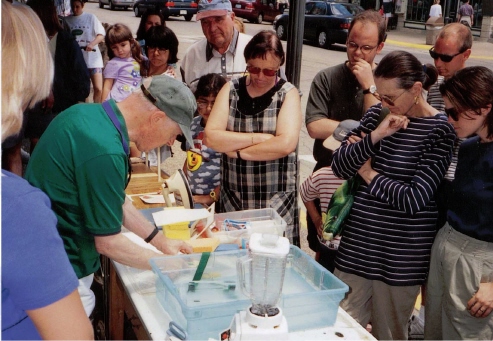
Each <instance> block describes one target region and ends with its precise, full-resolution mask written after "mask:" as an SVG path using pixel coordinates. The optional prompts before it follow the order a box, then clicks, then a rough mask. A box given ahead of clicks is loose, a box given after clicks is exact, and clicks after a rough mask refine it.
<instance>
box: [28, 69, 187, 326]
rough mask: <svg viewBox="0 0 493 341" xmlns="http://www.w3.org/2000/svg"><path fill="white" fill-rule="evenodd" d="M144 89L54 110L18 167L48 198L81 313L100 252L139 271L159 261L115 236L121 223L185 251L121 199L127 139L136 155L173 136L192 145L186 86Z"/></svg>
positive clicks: (167, 81) (91, 300) (158, 82)
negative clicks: (74, 279)
mask: <svg viewBox="0 0 493 341" xmlns="http://www.w3.org/2000/svg"><path fill="white" fill-rule="evenodd" d="M144 84H145V85H142V86H141V88H140V89H139V90H138V91H136V92H134V93H132V94H131V95H130V96H128V97H127V98H126V99H124V100H123V101H121V102H118V103H116V102H115V101H113V100H109V101H107V102H104V103H102V104H100V103H94V104H93V103H83V104H77V105H74V106H72V107H70V108H69V109H67V110H65V111H63V112H62V113H60V114H59V115H58V116H57V117H56V118H55V119H54V120H53V121H52V122H51V124H50V126H49V127H48V129H47V130H46V131H45V133H44V134H43V136H42V137H41V139H40V140H39V143H38V145H37V146H36V149H35V150H34V153H33V154H32V156H31V159H30V161H29V165H28V167H27V170H26V179H27V180H28V181H29V182H30V183H31V184H32V185H33V186H35V187H38V188H39V189H41V190H42V191H43V192H45V193H46V194H47V195H48V197H49V198H50V200H51V204H52V209H53V211H54V212H55V214H56V216H57V219H58V223H57V229H58V233H59V234H60V236H61V237H62V240H63V244H64V247H65V251H66V252H67V255H68V258H69V260H70V263H71V265H72V267H73V268H74V270H75V273H76V275H77V277H78V278H79V287H78V289H79V294H80V296H81V299H82V303H83V304H84V308H85V310H86V313H87V315H88V316H89V315H90V314H91V312H92V310H93V309H94V306H95V297H94V293H93V292H92V291H91V289H90V287H91V284H92V281H93V277H94V273H95V272H96V271H97V270H98V269H99V267H100V254H102V255H105V256H107V257H108V258H110V259H113V260H115V261H117V262H119V263H121V264H125V265H128V266H132V267H136V268H140V269H150V265H149V259H150V258H152V257H156V256H159V254H158V253H156V252H154V251H151V250H149V249H147V248H143V247H140V246H139V245H137V244H135V243H133V242H132V241H130V239H128V238H127V237H125V236H123V235H122V233H121V227H122V226H125V227H126V228H127V229H129V230H130V231H132V232H134V233H135V234H136V235H138V236H139V237H141V238H142V239H144V241H146V242H147V243H150V244H152V245H153V246H154V247H156V248H157V249H158V250H160V251H161V252H163V253H165V254H176V253H177V252H179V251H181V252H184V253H190V252H191V251H192V248H191V246H190V245H188V244H186V243H185V242H183V241H179V240H171V239H167V238H166V237H165V236H164V235H163V234H162V233H158V230H157V228H156V227H155V226H154V225H153V224H151V223H149V222H148V221H147V220H146V219H145V218H144V217H143V216H142V214H141V213H140V212H139V211H137V209H136V208H135V207H134V206H133V205H132V203H131V202H130V200H129V199H127V198H126V195H125V187H126V184H127V182H128V180H129V178H128V175H129V174H130V171H131V169H130V164H129V162H128V155H129V148H128V143H129V141H133V142H135V144H136V145H137V148H139V150H144V151H147V150H150V149H153V148H157V147H158V146H162V145H165V144H168V145H171V144H173V142H174V141H175V139H176V136H177V135H180V134H183V135H184V136H185V138H186V139H187V140H188V141H189V143H192V138H191V133H190V123H191V121H192V117H193V114H194V113H195V110H196V108H197V106H196V102H195V98H194V96H193V94H192V92H191V91H190V89H189V88H188V87H187V86H186V85H185V84H184V83H182V82H180V81H177V80H176V79H173V78H171V77H168V76H154V77H152V78H148V79H146V80H145V81H144Z"/></svg>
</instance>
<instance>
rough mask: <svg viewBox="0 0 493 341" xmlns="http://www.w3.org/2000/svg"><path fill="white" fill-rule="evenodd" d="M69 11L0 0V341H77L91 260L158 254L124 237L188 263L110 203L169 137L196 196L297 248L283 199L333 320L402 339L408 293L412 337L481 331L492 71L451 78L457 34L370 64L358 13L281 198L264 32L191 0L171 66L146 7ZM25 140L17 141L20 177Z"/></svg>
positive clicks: (281, 134)
mask: <svg viewBox="0 0 493 341" xmlns="http://www.w3.org/2000/svg"><path fill="white" fill-rule="evenodd" d="M435 3H436V4H439V1H438V0H437V1H435ZM278 4H279V9H280V10H281V11H283V10H285V9H286V8H287V5H286V3H285V2H284V1H278ZM385 4H386V2H385V1H384V2H383V5H384V7H385ZM71 7H72V15H71V16H69V17H67V18H63V19H61V18H59V17H58V15H57V13H56V6H55V5H54V3H51V2H50V1H48V2H46V1H41V0H29V1H28V2H27V6H26V5H23V4H18V3H14V4H11V3H9V2H7V1H6V0H2V69H3V70H6V69H8V70H10V74H15V75H16V77H10V76H9V75H8V74H7V73H5V72H3V73H2V150H3V156H8V157H5V158H4V157H2V168H3V170H2V181H1V186H2V337H3V338H7V337H9V338H12V339H15V338H23V339H39V338H45V339H50V338H64V339H69V338H80V339H91V338H93V337H94V334H93V330H92V328H91V325H90V319H89V317H90V316H91V314H92V312H93V310H94V307H95V304H96V302H95V296H94V293H93V292H92V290H91V285H92V283H93V278H94V273H95V272H96V271H97V270H98V269H99V267H100V256H101V255H104V256H106V257H108V258H110V259H112V260H115V261H118V262H119V263H122V264H125V265H128V266H132V267H136V268H141V269H149V268H150V265H149V259H150V258H152V257H156V256H157V255H158V254H157V253H156V252H154V251H151V250H150V249H148V248H143V247H141V246H139V245H137V244H135V243H133V242H132V241H130V240H129V239H128V238H126V237H125V236H123V235H122V233H121V232H122V226H124V227H125V228H127V229H128V230H130V231H132V232H134V233H135V234H136V235H137V236H139V237H140V238H142V239H143V240H144V241H145V242H147V243H150V244H152V245H153V246H154V247H155V248H157V249H158V250H159V251H161V252H162V253H164V254H176V253H178V252H182V253H190V252H192V248H191V246H190V245H189V244H187V243H186V242H184V241H180V240H174V239H169V238H166V237H165V236H164V234H162V233H158V230H157V228H155V226H153V225H152V224H151V223H149V222H148V221H147V220H146V219H145V218H144V216H143V215H142V214H141V213H140V212H139V211H138V210H137V209H136V208H135V207H134V206H133V204H132V203H131V201H130V200H129V199H127V198H126V196H125V188H126V186H127V185H128V181H129V179H130V174H131V168H132V165H131V162H130V156H131V153H132V152H134V151H135V150H136V151H137V153H140V152H141V151H143V152H146V153H148V154H151V155H154V157H155V158H156V159H160V160H161V162H162V161H164V159H165V158H167V157H170V156H171V152H170V150H171V149H170V147H171V146H172V145H173V144H174V142H175V140H176V139H180V138H181V139H182V141H183V143H182V147H183V149H184V151H185V152H186V153H187V159H186V161H185V164H184V165H183V170H184V171H185V174H187V176H188V179H189V182H190V185H191V189H192V192H193V195H194V199H195V201H196V202H197V203H201V204H203V205H206V206H210V205H212V204H214V203H216V210H217V212H221V213H225V212H232V211H240V210H248V209H261V208H272V209H274V210H276V211H277V212H278V213H279V215H280V216H281V217H282V218H283V219H284V220H285V221H286V223H287V228H286V237H288V238H289V240H290V242H291V243H292V244H294V245H298V246H299V245H300V240H299V238H300V234H299V224H300V217H299V213H298V212H299V205H298V192H300V194H301V199H302V201H303V203H304V205H305V206H306V208H307V212H308V217H307V223H308V242H309V247H310V248H311V249H312V250H313V251H315V252H316V256H315V257H316V260H317V261H318V262H319V263H320V264H322V265H323V266H324V267H326V268H327V269H328V270H329V271H331V272H333V273H334V275H335V276H337V277H338V278H340V279H341V280H342V281H344V282H345V283H346V284H348V286H349V288H350V290H349V292H348V294H347V295H346V297H345V298H344V299H343V300H342V302H341V307H342V308H344V309H345V310H346V311H347V312H348V313H349V314H350V315H351V316H352V317H353V318H354V319H355V320H356V321H357V322H358V323H360V324H361V325H362V326H364V327H367V326H368V325H371V331H372V334H373V335H374V336H375V337H376V338H377V339H389V340H390V339H399V340H405V339H407V338H408V322H409V319H410V317H411V315H412V313H413V309H414V304H415V302H416V299H417V297H418V295H419V293H420V292H421V293H422V294H423V298H426V302H425V301H424V300H423V302H422V303H423V306H425V307H426V323H425V331H424V332H425V338H426V339H492V338H493V314H491V312H492V311H493V225H492V222H493V213H492V212H493V211H492V210H491V207H493V113H492V105H493V92H492V90H491V84H493V71H491V70H489V69H487V68H485V67H466V62H467V60H468V58H469V56H470V54H471V49H472V35H471V31H470V30H469V28H468V27H466V26H465V25H462V24H460V23H452V24H448V25H446V26H445V27H444V29H443V30H442V31H441V32H440V34H439V35H438V37H437V40H436V43H435V44H434V46H433V47H432V48H431V49H430V50H429V54H430V56H431V57H432V59H433V60H434V65H431V64H427V65H423V64H422V63H421V62H420V61H419V60H418V59H417V58H416V56H414V55H412V54H410V53H408V52H405V51H393V52H390V53H388V54H386V56H385V57H383V58H382V59H381V60H380V62H379V63H378V64H377V63H376V62H375V57H376V56H377V55H378V54H379V53H380V52H381V51H382V49H384V45H385V37H386V34H385V31H386V19H385V18H383V17H382V16H381V15H380V14H379V13H378V12H377V11H372V10H368V11H364V12H362V13H360V14H358V15H356V16H355V18H354V19H353V21H352V22H351V25H350V27H349V30H348V38H347V42H346V47H347V52H346V53H347V61H346V62H344V63H342V64H339V65H335V66H332V67H329V68H327V69H323V70H320V71H319V72H318V74H317V75H316V76H315V78H314V79H313V82H312V84H311V88H310V92H309V95H308V102H307V106H306V115H305V124H306V127H307V130H308V133H309V135H310V137H312V138H313V139H314V146H313V155H314V158H315V160H316V162H317V163H316V166H315V168H314V170H313V174H312V175H311V176H310V177H309V178H308V179H307V180H306V181H305V182H304V183H302V184H301V186H300V187H299V188H298V181H297V179H298V177H299V169H298V154H297V145H298V140H299V135H300V131H301V128H302V120H303V119H302V109H301V96H300V91H299V90H298V89H297V88H296V87H295V86H294V85H293V84H291V83H290V82H289V81H288V80H287V79H286V77H285V74H284V71H283V65H284V63H285V60H286V55H285V51H284V48H283V45H282V43H281V41H280V39H279V38H278V37H277V35H276V34H275V32H273V31H268V30H263V31H260V32H258V33H257V34H255V35H254V36H253V37H252V36H249V35H247V34H245V33H244V32H243V29H244V27H243V26H242V25H241V24H242V23H241V22H240V23H238V18H236V17H235V15H234V13H233V11H232V7H231V3H230V1H229V0H199V1H198V13H197V16H196V18H197V20H198V21H200V24H201V28H202V31H203V34H204V37H203V38H202V39H200V40H199V41H197V42H195V43H194V44H192V45H191V46H190V47H189V48H188V49H187V51H186V53H185V54H184V57H183V58H182V59H181V61H179V59H178V48H179V39H178V38H177V36H176V34H175V33H174V32H173V30H172V29H171V28H169V27H167V26H166V22H165V18H164V16H163V15H162V13H161V12H160V11H158V10H150V11H148V12H146V13H144V14H143V16H142V18H141V22H140V25H139V29H138V31H137V32H136V35H134V33H133V32H132V31H131V30H130V28H129V27H128V26H127V25H125V24H124V23H114V24H112V25H109V27H108V28H107V29H104V28H103V26H102V24H101V23H100V22H99V20H98V19H97V17H96V16H95V15H92V14H88V13H84V12H83V9H84V1H83V0H71ZM437 15H438V14H437ZM67 30H68V31H67ZM25 32H31V33H32V34H25ZM102 41H104V42H105V44H106V47H107V51H108V56H109V58H110V59H109V61H108V62H107V63H103V58H102V55H101V52H100V50H99V47H98V46H99V43H100V42H102ZM26 55H36V56H38V58H35V59H29V60H27V59H26V58H24V56H26ZM178 63H179V66H178ZM178 68H179V69H178ZM67 70H70V72H67ZM91 83H92V89H93V98H92V101H91V102H93V103H84V102H86V101H88V100H87V97H88V96H89V90H90V85H91ZM47 110H49V113H47ZM26 127H31V128H26ZM26 129H28V130H27V131H31V130H34V131H36V134H34V135H32V134H30V135H29V136H26V135H25V133H24V132H25V131H26ZM29 129H30V130H29ZM25 137H32V138H34V141H33V142H32V145H31V155H30V159H29V162H28V164H27V169H26V170H25V172H24V171H23V169H22V166H20V167H19V162H20V143H21V141H22V139H23V138H25ZM34 147H35V148H34ZM131 147H132V148H134V150H133V149H132V148H131ZM157 148H161V154H160V155H159V158H157ZM138 155H139V154H138ZM16 174H17V175H16ZM23 177H24V179H23ZM353 178H358V181H359V182H358V183H359V185H358V187H357V190H356V193H355V195H354V203H353V205H352V208H351V211H350V212H349V215H348V217H347V218H346V220H345V222H344V226H343V231H342V234H341V235H339V236H337V238H336V240H335V241H332V242H331V243H327V242H326V241H325V240H324V238H323V233H322V227H323V225H324V222H325V221H324V220H325V217H326V214H325V212H326V210H327V207H328V205H329V201H330V198H331V196H332V194H333V193H334V191H335V190H336V188H337V187H338V186H339V185H341V184H342V182H343V181H344V180H345V179H353ZM33 245H35V247H34V248H33V247H32V246H33ZM53 273H56V274H57V275H56V276H55V277H54V276H53ZM34 282H36V283H39V284H40V285H39V286H36V289H35V290H33V287H32V285H31V284H32V283H34ZM425 288H426V290H425ZM425 293H426V295H425Z"/></svg>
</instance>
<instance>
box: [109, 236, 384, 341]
mask: <svg viewBox="0 0 493 341" xmlns="http://www.w3.org/2000/svg"><path fill="white" fill-rule="evenodd" d="M124 234H125V235H126V236H127V237H129V238H130V239H131V240H133V241H135V242H137V243H139V244H140V245H142V246H145V247H151V248H152V246H150V245H149V244H145V243H144V242H143V241H141V239H139V238H135V235H133V234H132V233H130V232H127V233H124ZM156 278H157V276H156V275H155V274H154V273H153V272H152V271H151V270H139V269H135V268H131V267H128V266H125V265H122V264H119V263H117V262H114V261H111V265H110V293H109V304H110V323H109V333H110V339H112V340H120V339H123V312H124V311H125V313H126V314H127V316H128V318H129V319H130V322H131V323H132V327H133V329H134V331H135V333H136V335H137V338H138V339H152V340H164V339H165V338H166V331H167V330H168V325H169V322H170V316H169V315H168V313H167V312H166V311H165V310H164V308H163V307H162V306H161V304H160V303H159V302H158V299H157V297H156V286H155V283H156ZM232 318H233V316H231V319H232ZM289 336H290V340H343V339H349V340H375V338H374V337H373V336H372V335H371V334H370V333H368V332H367V331H366V329H364V328H363V327H361V326H360V325H359V324H358V323H357V322H356V321H355V320H354V319H353V318H352V317H350V316H349V315H348V314H347V313H346V312H345V311H344V310H342V309H341V308H339V310H338V312H337V320H336V323H335V325H334V326H333V327H326V328H319V329H310V330H305V331H298V332H292V333H290V334H289Z"/></svg>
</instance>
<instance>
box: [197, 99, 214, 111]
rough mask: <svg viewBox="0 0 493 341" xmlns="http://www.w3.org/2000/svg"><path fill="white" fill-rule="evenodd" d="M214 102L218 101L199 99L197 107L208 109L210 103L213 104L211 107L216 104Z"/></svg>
mask: <svg viewBox="0 0 493 341" xmlns="http://www.w3.org/2000/svg"><path fill="white" fill-rule="evenodd" d="M214 103H216V101H210V102H209V101H203V100H199V101H197V108H199V109H207V108H208V107H209V105H210V106H211V108H212V107H213V106H214Z"/></svg>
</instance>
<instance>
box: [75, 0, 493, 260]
mask: <svg viewBox="0 0 493 341" xmlns="http://www.w3.org/2000/svg"><path fill="white" fill-rule="evenodd" d="M84 10H85V11H87V12H89V13H93V14H95V15H96V16H97V17H98V18H99V20H100V21H101V22H106V23H110V24H114V23H116V22H123V23H125V24H126V25H128V26H129V27H130V28H131V30H132V31H133V32H136V31H137V27H138V24H139V22H140V18H136V17H135V16H134V15H133V13H132V12H131V11H130V10H129V11H122V10H120V11H118V10H117V11H110V10H108V9H99V8H98V4H97V3H96V2H89V3H87V4H86V6H85V7H84ZM167 26H168V27H170V28H171V29H172V30H173V31H174V32H175V33H176V35H177V37H178V40H179V41H180V45H179V52H178V58H179V59H181V58H183V56H184V54H185V51H186V49H187V48H188V47H189V46H190V45H191V44H193V43H194V42H195V41H197V40H199V39H202V37H203V34H202V32H201V28H200V25H199V24H198V23H197V22H195V19H192V22H185V21H184V20H183V18H173V17H172V18H170V19H169V20H168V21H167ZM245 27H246V33H247V34H250V35H254V34H255V33H257V32H258V31H260V30H266V29H267V30H270V29H272V24H270V23H267V22H264V23H263V24H260V25H258V24H251V23H247V22H245ZM425 42H426V31H424V30H413V29H408V28H398V30H391V31H390V32H388V36H387V40H386V43H385V47H384V48H383V50H382V52H381V53H380V55H378V56H377V57H376V59H375V60H376V62H379V61H380V60H381V59H382V57H383V56H385V55H386V54H387V53H389V52H391V51H394V50H406V51H409V52H411V53H413V54H414V55H416V57H417V58H418V59H420V60H421V62H423V63H431V64H433V60H432V59H431V57H430V56H429V53H428V50H429V49H430V47H431V45H426V44H425ZM283 44H284V46H285V47H286V42H283ZM287 58H289V56H287ZM345 60H346V50H345V46H342V45H334V46H332V47H331V48H330V49H320V48H318V47H316V46H314V45H313V44H309V43H305V44H304V45H303V54H302V61H301V71H300V84H299V89H300V91H301V92H302V97H301V105H302V113H303V121H304V116H305V108H306V102H307V99H308V94H309V90H310V85H311V82H312V80H313V78H314V77H315V75H316V74H317V72H318V71H320V70H322V69H324V68H326V67H330V66H333V65H337V64H340V63H343V62H344V61H345ZM179 65H180V62H178V66H179ZM467 65H483V66H486V67H489V68H490V69H492V70H493V44H492V43H488V42H480V41H477V40H475V41H474V43H473V48H472V54H471V57H470V59H469V60H468V63H467ZM312 147H313V139H311V138H310V136H309V135H308V133H307V131H306V127H305V126H304V125H303V127H302V130H301V132H300V141H299V148H298V150H299V157H300V183H302V182H303V181H304V180H305V179H306V178H307V177H308V176H309V175H310V174H311V173H312V169H313V166H314V164H315V163H314V160H313V157H312ZM173 150H174V152H175V155H174V157H173V158H169V159H167V160H166V161H165V162H164V164H163V167H164V170H165V171H166V172H167V173H168V174H172V173H173V172H174V171H175V170H176V169H178V168H181V167H182V165H183V162H184V160H185V155H184V153H182V152H181V151H180V149H179V146H178V145H177V144H176V145H175V146H174V147H173ZM300 208H301V210H302V214H301V216H302V219H301V220H302V224H303V225H305V218H304V217H305V214H306V212H305V209H304V205H303V203H302V202H301V200H300ZM301 232H302V237H301V240H302V242H303V241H305V240H306V228H304V229H302V231H301ZM302 249H303V250H305V251H308V248H307V246H306V242H304V243H303V244H302Z"/></svg>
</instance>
